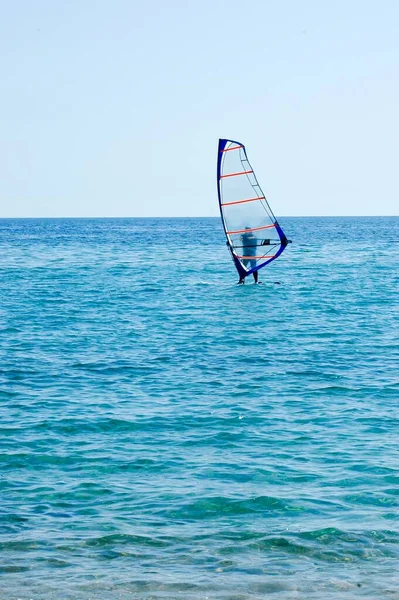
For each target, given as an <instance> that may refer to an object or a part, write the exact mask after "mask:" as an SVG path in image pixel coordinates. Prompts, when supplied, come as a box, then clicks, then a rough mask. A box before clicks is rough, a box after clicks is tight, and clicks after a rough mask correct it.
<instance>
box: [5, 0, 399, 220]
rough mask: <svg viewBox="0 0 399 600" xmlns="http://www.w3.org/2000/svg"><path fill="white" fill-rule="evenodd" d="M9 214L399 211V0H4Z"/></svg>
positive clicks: (207, 214)
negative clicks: (230, 146) (239, 173)
mask: <svg viewBox="0 0 399 600" xmlns="http://www.w3.org/2000/svg"><path fill="white" fill-rule="evenodd" d="M0 8H1V19H0V68H1V80H2V93H1V95H0V109H1V116H2V125H1V144H0V159H1V165H2V168H1V172H2V176H1V178H0V201H1V210H0V217H74V216H76V217H90V216H92V217H101V216H115V217H116V216H126V217H129V216H132V217H135V216H138V217H139V216H217V215H218V214H219V209H218V202H217V194H216V153H217V142H218V138H219V137H226V138H229V139H235V140H239V141H241V142H243V143H244V144H245V145H246V148H247V152H248V157H249V159H250V161H251V163H252V166H253V167H254V169H255V171H256V174H257V177H258V179H259V181H260V183H261V185H262V188H263V190H264V192H265V193H266V196H267V197H268V199H269V202H270V204H271V206H272V209H273V211H274V212H275V214H276V215H278V216H291V215H292V216H296V215H399V193H398V192H399V185H398V177H397V160H398V150H399V120H398V106H399V78H398V71H399V69H398V65H399V41H398V23H399V2H396V1H394V0H381V1H380V2H377V1H371V0H363V1H362V0H345V1H344V0H336V1H333V0H330V1H327V0H318V1H317V0H298V1H294V0H281V1H278V0H272V1H269V0H264V1H261V0H253V1H251V2H248V3H245V2H243V1H240V2H239V1H237V0H202V1H197V2H192V1H189V0H187V1H183V0H179V1H177V0H168V2H166V1H163V2H161V0H155V1H153V2H151V1H148V2H143V1H140V2H137V1H136V0H134V1H128V0H113V1H112V2H111V0H97V1H94V0H80V1H77V0H68V2H66V1H62V0H58V1H55V0H51V1H50V0H35V1H34V0H31V1H29V2H28V1H27V0H15V1H14V2H8V1H5V0H0Z"/></svg>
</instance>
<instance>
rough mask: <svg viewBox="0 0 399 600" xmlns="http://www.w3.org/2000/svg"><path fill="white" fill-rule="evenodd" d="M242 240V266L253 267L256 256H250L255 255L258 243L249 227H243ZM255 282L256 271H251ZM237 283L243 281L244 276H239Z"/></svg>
mask: <svg viewBox="0 0 399 600" xmlns="http://www.w3.org/2000/svg"><path fill="white" fill-rule="evenodd" d="M241 241H242V246H243V248H242V253H243V256H245V258H244V259H243V261H242V262H243V265H244V267H248V266H249V267H250V268H251V269H254V268H255V267H256V258H252V257H255V256H256V247H257V244H258V240H257V238H256V237H255V236H254V234H253V233H252V230H251V228H250V227H248V226H247V227H246V228H245V233H243V234H242V236H241ZM253 276H254V280H255V283H258V271H254V272H253ZM238 283H244V277H240V281H239V282H238Z"/></svg>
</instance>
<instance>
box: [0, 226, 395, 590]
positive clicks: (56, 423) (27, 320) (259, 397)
mask: <svg viewBox="0 0 399 600" xmlns="http://www.w3.org/2000/svg"><path fill="white" fill-rule="evenodd" d="M281 223H282V225H283V227H284V228H285V230H286V233H287V235H288V237H289V238H291V239H292V240H293V244H292V246H290V247H289V248H288V249H287V251H286V252H285V253H284V254H283V255H282V257H281V258H280V259H279V260H278V261H275V262H274V263H273V264H272V265H270V267H269V268H266V269H264V270H263V272H262V277H261V279H262V280H263V282H264V283H263V285H260V286H255V285H252V284H251V283H250V282H249V283H248V284H246V285H245V286H237V285H236V280H237V276H236V273H235V270H234V266H233V264H232V262H231V260H230V258H229V255H228V252H227V249H226V246H225V241H224V238H223V235H222V228H221V224H220V221H219V220H218V219H169V220H168V219H104V220H101V219H98V220H74V219H70V220H0V250H1V251H0V277H1V288H0V293H1V303H0V326H1V330H0V357H1V362H0V390H1V391H0V396H1V405H0V406H1V409H0V433H1V457H0V461H1V465H0V467H1V468H0V473H1V479H0V485H1V500H0V511H1V513H0V527H1V538H0V590H1V591H0V599H1V600H16V599H17V598H21V599H22V600H27V599H29V598H32V599H34V600H50V599H51V600H55V599H57V600H61V599H68V600H72V599H79V600H89V599H91V600H106V599H107V600H108V599H120V600H133V599H140V600H144V599H148V600H149V599H152V598H154V599H155V598H156V599H159V598H162V599H177V598H179V599H187V600H199V599H206V598H208V599H209V600H214V599H229V600H247V599H248V600H249V599H261V598H262V599H263V598H269V597H270V598H274V599H275V600H289V599H291V598H296V599H301V600H302V599H306V598H309V599H313V598H317V599H328V600H341V599H343V598H345V599H351V600H352V599H361V598H368V599H373V600H377V599H382V598H390V599H398V598H399V577H398V572H399V569H398V565H399V529H398V525H399V511H398V504H399V502H398V494H399V486H398V483H399V472H398V470H397V467H398V458H399V456H398V454H399V452H398V432H399V429H398V423H399V420H398V411H397V405H398V396H399V369H398V366H399V341H398V339H399V338H398V333H399V327H398V306H399V305H398V283H399V274H398V262H399V245H398V239H399V218H345V219H344V218H323V219H321V218H306V219H300V218H295V219H288V218H287V219H281ZM275 281H280V282H281V284H280V285H275V284H274V282H275Z"/></svg>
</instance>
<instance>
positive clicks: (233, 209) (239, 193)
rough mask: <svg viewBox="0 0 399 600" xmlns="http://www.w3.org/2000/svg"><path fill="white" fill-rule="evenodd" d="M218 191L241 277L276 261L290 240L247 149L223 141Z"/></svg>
mask: <svg viewBox="0 0 399 600" xmlns="http://www.w3.org/2000/svg"><path fill="white" fill-rule="evenodd" d="M218 154H219V155H218V192H219V203H220V210H221V215H222V220H223V225H224V228H225V232H226V236H227V240H228V244H229V247H230V250H231V252H232V255H233V259H234V262H235V264H236V267H237V269H238V271H239V273H240V276H244V277H245V276H246V275H248V274H249V273H252V272H254V271H256V270H258V269H260V268H261V267H263V266H265V264H267V263H268V262H270V261H271V260H273V259H274V258H277V256H278V255H279V254H281V252H282V251H283V249H284V247H285V245H286V243H287V239H286V237H285V235H284V233H283V231H282V229H281V227H280V226H279V225H278V223H277V221H276V218H275V217H274V215H273V213H272V211H271V209H270V206H269V204H268V202H267V200H266V197H265V195H264V193H263V191H262V189H261V187H260V185H259V183H258V181H257V179H256V175H255V173H254V171H253V169H252V166H251V164H250V163H249V161H248V158H247V154H246V151H245V147H244V145H243V144H240V143H239V142H234V141H232V140H220V142H219V152H218Z"/></svg>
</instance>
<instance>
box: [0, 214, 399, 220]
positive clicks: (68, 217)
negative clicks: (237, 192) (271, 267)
mask: <svg viewBox="0 0 399 600" xmlns="http://www.w3.org/2000/svg"><path fill="white" fill-rule="evenodd" d="M397 217H399V215H279V216H278V218H279V219H356V218H361V219H367V218H369V219H373V218H397ZM7 219H10V220H17V219H21V220H23V219H32V220H33V219H82V220H83V219H86V220H92V219H220V215H216V216H215V215H197V216H187V215H186V216H184V215H179V216H177V215H173V216H165V215H164V216H140V217H138V216H113V217H111V216H85V217H82V216H73V217H72V216H62V217H60V216H58V217H51V216H47V217H43V216H37V217H1V216H0V220H1V221H5V220H7Z"/></svg>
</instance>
